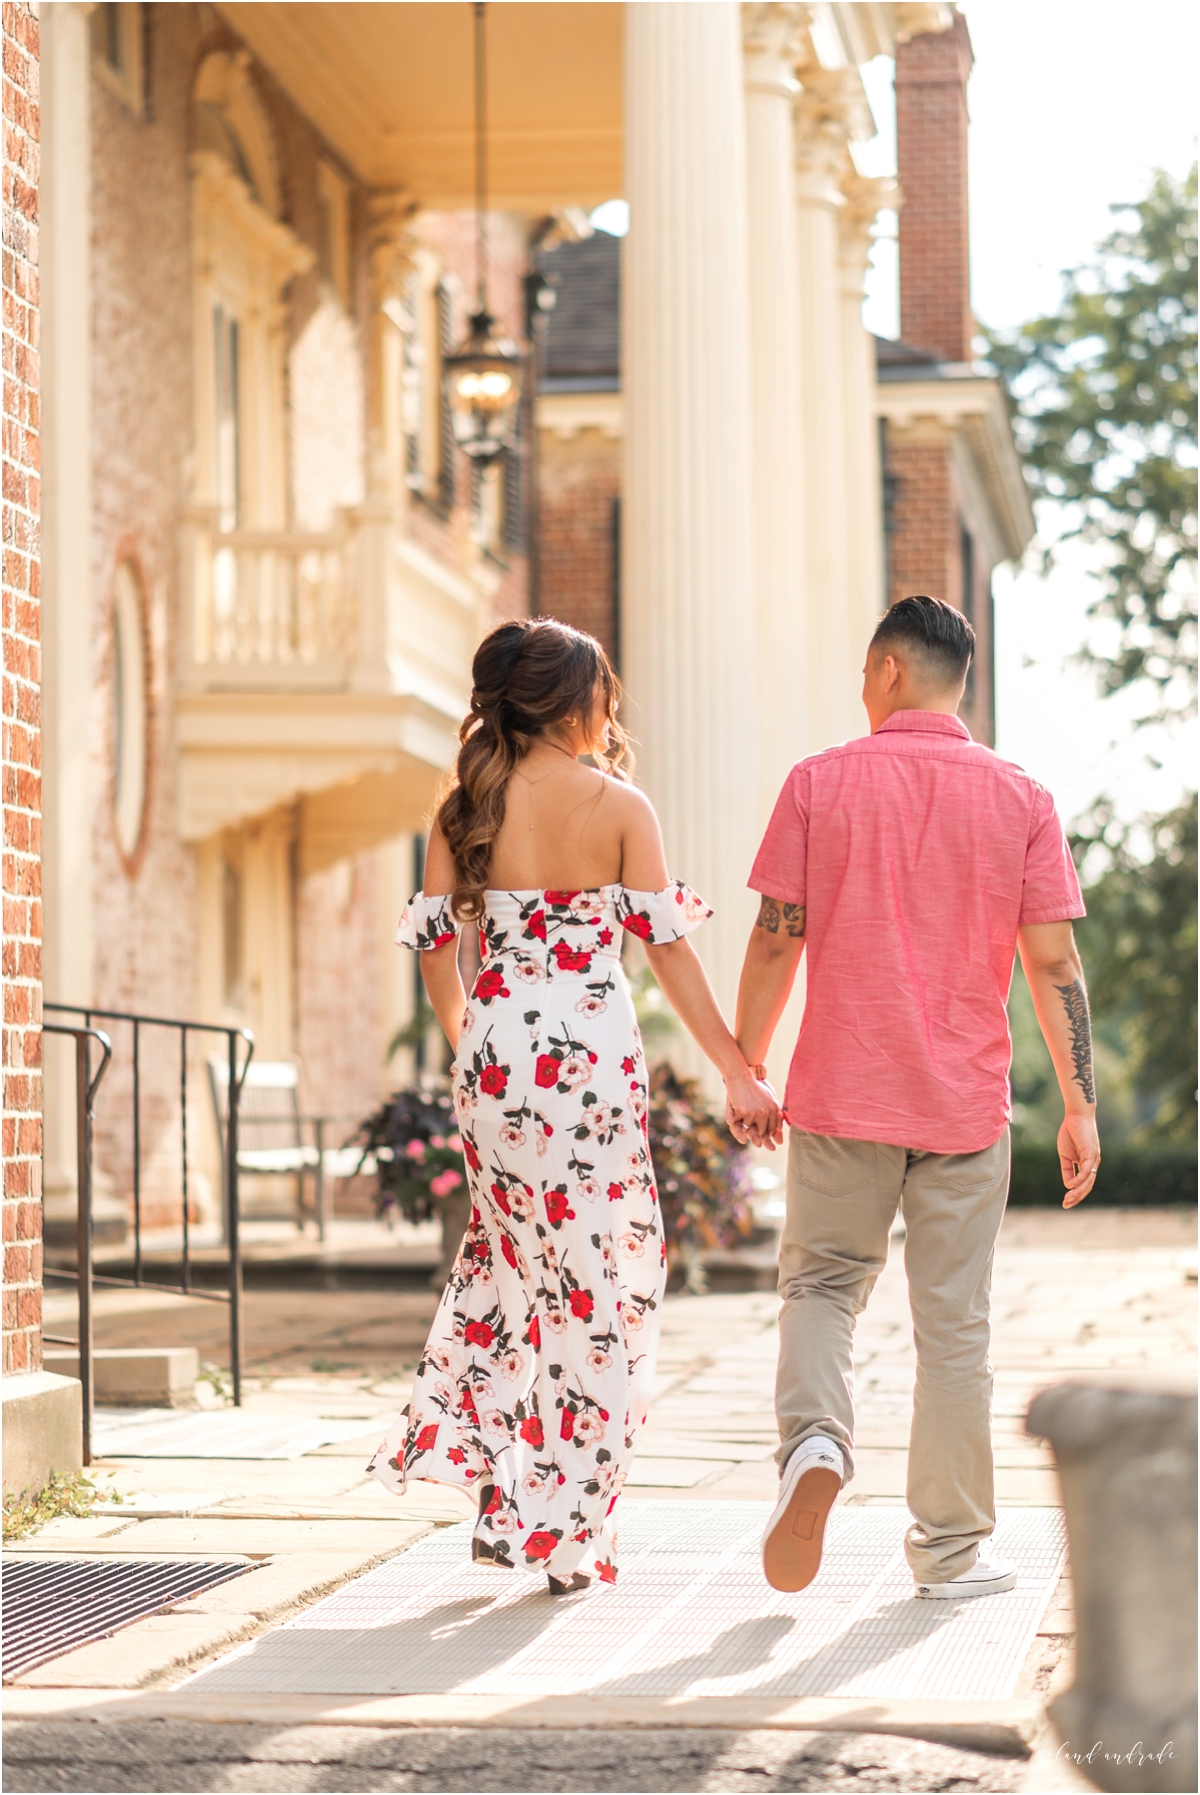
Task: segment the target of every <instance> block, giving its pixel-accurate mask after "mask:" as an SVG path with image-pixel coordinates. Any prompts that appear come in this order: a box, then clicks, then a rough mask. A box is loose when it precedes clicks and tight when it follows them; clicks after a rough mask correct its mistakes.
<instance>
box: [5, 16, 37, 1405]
mask: <svg viewBox="0 0 1200 1795" xmlns="http://www.w3.org/2000/svg"><path fill="white" fill-rule="evenodd" d="M2 29H3V115H4V187H3V207H4V265H3V280H4V310H3V320H2V335H3V366H4V437H3V447H2V461H3V490H4V550H3V614H2V619H0V627H2V634H3V649H4V676H3V705H4V716H3V768H2V787H0V800H2V807H3V813H4V845H3V916H2V920H0V933H2V943H0V953H2V971H3V980H4V1023H3V1065H2V1068H0V1077H2V1078H3V1108H4V1125H3V1126H4V1132H3V1179H4V1183H3V1217H4V1279H3V1285H4V1330H3V1338H4V1352H3V1367H4V1370H5V1371H6V1372H8V1371H36V1370H38V1369H39V1368H40V1366H41V1362H42V1334H41V1323H42V1207H41V1198H42V1163H41V1154H42V1073H41V1059H42V1038H41V1009H42V987H41V956H42V948H41V936H42V904H41V728H40V718H41V710H40V705H41V662H40V653H41V651H40V617H39V592H40V586H39V571H40V564H39V540H38V523H39V515H40V505H41V490H40V487H41V482H40V472H39V469H40V440H39V431H40V419H39V411H38V386H39V379H38V137H39V116H38V13H37V5H36V0H3V13H2Z"/></svg>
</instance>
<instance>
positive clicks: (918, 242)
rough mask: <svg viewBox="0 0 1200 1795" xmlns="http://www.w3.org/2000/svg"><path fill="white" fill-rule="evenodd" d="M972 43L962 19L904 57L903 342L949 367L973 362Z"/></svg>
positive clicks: (900, 70) (900, 141)
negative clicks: (969, 205) (969, 200)
mask: <svg viewBox="0 0 1200 1795" xmlns="http://www.w3.org/2000/svg"><path fill="white" fill-rule="evenodd" d="M971 62H972V55H971V39H970V37H969V36H968V34H967V24H966V20H965V19H964V18H963V17H962V15H961V13H956V14H955V19H954V24H953V27H952V28H951V29H950V30H949V31H943V32H925V33H922V35H921V36H919V37H914V38H912V39H910V41H909V42H908V43H906V44H901V45H900V46H899V48H898V49H897V51H896V159H897V167H898V168H899V171H900V186H901V189H902V191H903V194H904V204H903V205H902V206H901V208H900V336H901V338H902V340H903V341H904V342H906V343H911V344H912V346H913V347H914V348H915V349H931V350H932V351H933V352H934V353H935V354H936V355H938V356H940V357H941V358H942V359H943V360H944V361H951V362H963V361H970V359H971V338H972V336H973V335H974V330H975V326H974V321H973V319H972V317H971V294H970V246H969V226H968V217H967V77H968V75H969V74H970V72H971Z"/></svg>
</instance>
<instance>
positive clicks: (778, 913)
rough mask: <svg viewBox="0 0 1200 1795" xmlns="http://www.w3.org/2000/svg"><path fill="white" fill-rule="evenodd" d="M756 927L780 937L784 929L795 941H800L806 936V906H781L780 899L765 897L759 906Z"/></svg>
mask: <svg viewBox="0 0 1200 1795" xmlns="http://www.w3.org/2000/svg"><path fill="white" fill-rule="evenodd" d="M754 926H755V928H758V929H765V930H766V931H767V933H768V935H778V933H779V931H780V929H782V930H783V932H784V934H785V935H790V936H791V937H792V939H793V941H799V940H800V938H801V937H802V936H803V934H804V905H803V904H781V903H780V902H779V900H778V898H771V897H765V898H764V899H763V901H762V903H761V904H760V905H759V910H758V921H757V922H756V923H755V925H754Z"/></svg>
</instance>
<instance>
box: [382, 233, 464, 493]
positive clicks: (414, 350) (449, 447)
mask: <svg viewBox="0 0 1200 1795" xmlns="http://www.w3.org/2000/svg"><path fill="white" fill-rule="evenodd" d="M386 309H387V310H388V313H389V316H390V317H391V318H392V321H393V323H395V324H397V325H398V326H399V328H400V331H401V336H402V339H403V351H402V356H401V369H400V389H401V390H400V416H401V427H402V430H403V434H404V481H405V484H406V486H407V487H408V488H409V490H410V492H417V493H420V495H421V497H422V498H423V499H426V500H427V501H428V502H429V503H430V504H431V505H435V506H436V507H437V508H438V510H439V511H449V510H450V509H451V508H452V507H453V504H454V429H453V425H452V424H451V421H450V408H449V406H448V405H447V403H446V398H445V394H444V393H443V391H442V356H443V355H444V354H445V353H446V351H447V350H448V349H449V348H450V347H451V330H452V315H451V302H450V295H449V293H448V292H447V290H446V287H445V286H444V285H443V283H442V281H441V280H440V278H439V276H438V270H437V267H436V265H435V264H434V263H433V261H432V259H431V258H429V257H428V256H427V255H426V254H425V253H424V252H422V253H420V254H419V255H418V258H417V261H416V264H415V265H414V266H413V267H412V268H410V269H409V271H408V273H407V274H406V275H405V277H404V284H403V287H402V290H401V297H400V303H399V304H398V305H396V306H394V307H393V306H392V305H390V304H389V306H388V307H387V308H386Z"/></svg>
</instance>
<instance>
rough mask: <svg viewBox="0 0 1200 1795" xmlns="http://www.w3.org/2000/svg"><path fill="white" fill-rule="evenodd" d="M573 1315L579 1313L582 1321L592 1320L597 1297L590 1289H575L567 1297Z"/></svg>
mask: <svg viewBox="0 0 1200 1795" xmlns="http://www.w3.org/2000/svg"><path fill="white" fill-rule="evenodd" d="M567 1301H568V1305H569V1307H570V1310H571V1313H572V1315H578V1317H579V1319H580V1321H590V1320H591V1319H592V1311H593V1310H594V1309H595V1307H596V1299H595V1297H594V1296H593V1295H592V1293H591V1291H590V1290H573V1291H572V1292H571V1294H570V1296H569V1297H568V1299H567Z"/></svg>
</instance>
